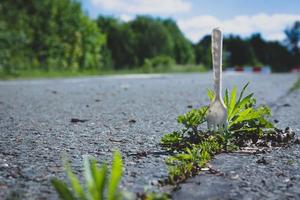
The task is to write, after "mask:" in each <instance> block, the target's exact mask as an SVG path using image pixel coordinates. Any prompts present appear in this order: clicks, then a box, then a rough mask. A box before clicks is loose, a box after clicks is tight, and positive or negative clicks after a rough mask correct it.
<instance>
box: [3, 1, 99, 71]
mask: <svg viewBox="0 0 300 200" xmlns="http://www.w3.org/2000/svg"><path fill="white" fill-rule="evenodd" d="M104 39H105V38H104V35H103V34H102V33H101V32H99V31H98V27H97V25H96V23H95V22H93V21H92V20H90V19H89V18H88V17H87V16H85V15H84V13H83V12H82V10H81V6H80V3H78V1H75V0H45V1H39V0H30V1H21V0H16V1H2V2H1V4H0V47H1V48H0V58H1V59H0V69H1V68H2V70H4V71H5V72H6V73H9V74H17V73H18V71H19V70H24V69H26V70H34V69H37V68H39V69H43V70H49V69H59V70H67V71H73V70H74V71H78V70H85V69H98V70H99V69H100V68H101V65H100V59H101V54H100V50H101V47H102V45H103V44H104V42H105V40H104Z"/></svg>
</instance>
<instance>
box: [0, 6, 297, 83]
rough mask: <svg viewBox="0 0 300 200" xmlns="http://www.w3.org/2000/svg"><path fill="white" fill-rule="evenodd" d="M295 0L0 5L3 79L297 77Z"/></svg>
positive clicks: (0, 63) (0, 49) (1, 73)
mask: <svg viewBox="0 0 300 200" xmlns="http://www.w3.org/2000/svg"><path fill="white" fill-rule="evenodd" d="M299 4H300V3H299V1H298V0H286V1H282V0H264V1H261V0H252V1H248V0H246V1H245V0H226V1H225V0H218V1H217V0H162V1H160V0H84V1H83V0H82V1H79V0H2V1H1V2H0V77H1V78H2V79H5V78H16V77H21V78H23V77H25V78H31V77H53V76H77V75H98V74H115V73H117V74H122V73H162V72H194V71H198V72H199V71H207V70H210V69H211V67H212V63H211V53H210V45H211V40H210V35H209V34H210V32H211V30H212V29H213V28H214V27H220V28H221V29H222V30H223V31H224V53H223V60H224V61H223V63H224V68H225V70H227V71H245V72H263V73H270V72H295V73H297V72H299V71H300V67H299V66H300V45H299V44H300V14H299V6H300V5H299Z"/></svg>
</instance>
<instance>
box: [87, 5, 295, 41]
mask: <svg viewBox="0 0 300 200" xmlns="http://www.w3.org/2000/svg"><path fill="white" fill-rule="evenodd" d="M82 6H83V9H84V11H85V12H86V13H87V14H88V15H89V16H90V17H91V18H94V19H95V18H97V16H99V15H109V16H114V17H117V18H119V19H120V20H123V21H130V20H132V19H134V18H135V16H136V15H150V16H153V17H160V18H172V19H174V20H175V21H176V22H177V24H178V26H179V27H180V29H181V31H182V32H183V33H184V34H185V36H186V37H187V38H188V39H190V40H191V41H192V42H198V41H199V40H200V39H201V38H202V37H203V36H204V35H207V34H210V32H211V30H212V29H213V28H215V27H220V28H221V29H222V30H223V32H224V34H225V35H227V34H234V35H240V36H242V37H248V36H250V35H251V34H253V33H257V32H260V33H261V35H262V37H263V38H264V39H266V40H280V41H282V40H284V39H285V34H284V29H285V28H286V27H291V26H292V25H293V23H294V22H295V21H296V20H299V21H300V0H82Z"/></svg>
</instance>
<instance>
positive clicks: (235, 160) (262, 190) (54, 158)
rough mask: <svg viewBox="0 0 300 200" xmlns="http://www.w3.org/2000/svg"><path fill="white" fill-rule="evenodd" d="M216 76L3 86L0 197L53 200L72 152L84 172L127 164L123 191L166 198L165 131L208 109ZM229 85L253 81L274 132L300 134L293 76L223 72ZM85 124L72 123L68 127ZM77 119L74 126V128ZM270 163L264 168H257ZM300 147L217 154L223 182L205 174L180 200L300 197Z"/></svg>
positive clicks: (186, 188)
mask: <svg viewBox="0 0 300 200" xmlns="http://www.w3.org/2000/svg"><path fill="white" fill-rule="evenodd" d="M211 78H212V74H210V73H207V74H187V75H137V76H133V75H131V76H130V75H128V76H109V77H93V78H76V79H53V80H32V81H26V80H22V81H20V80H19V81H0V199H4V198H15V199H18V198H19V199H57V198H58V197H57V196H56V193H55V192H54V190H53V188H52V187H51V186H50V183H49V179H50V178H51V177H53V176H58V177H61V178H65V175H64V172H63V169H62V163H61V156H62V154H63V153H66V154H67V155H68V157H69V159H70V160H71V162H72V166H73V168H74V169H75V170H76V171H77V172H80V171H81V169H82V159H83V157H84V156H85V155H90V156H93V157H95V158H96V159H97V160H98V161H99V162H103V161H106V160H107V161H109V159H110V158H111V155H112V151H113V150H114V149H118V150H120V151H121V153H122V156H123V160H124V166H125V170H124V177H123V179H122V187H123V188H126V189H127V190H129V191H135V192H137V191H144V190H145V189H147V188H149V189H150V190H151V189H153V190H166V191H167V190H169V188H167V187H165V188H158V187H157V186H156V182H157V180H159V179H162V178H165V177H166V176H167V169H166V166H165V164H164V159H165V157H166V155H164V151H163V150H162V149H161V148H160V146H159V141H160V138H161V137H162V135H163V134H164V133H168V132H171V131H173V130H176V129H177V128H178V125H177V123H176V117H177V116H178V115H179V114H183V113H184V112H186V111H187V110H189V109H190V108H188V107H190V106H192V107H194V108H197V107H199V106H202V105H207V104H208V98H207V97H206V89H207V88H211V86H212V80H211ZM223 78H224V82H225V83H224V87H228V88H231V87H232V86H233V85H237V86H238V87H239V88H241V87H242V86H243V85H244V84H245V83H247V82H250V91H251V92H255V95H256V97H257V99H258V103H259V104H268V105H270V106H272V109H273V110H274V111H275V113H274V118H276V119H278V120H279V124H278V126H279V127H281V128H284V127H286V126H290V127H292V128H294V129H295V130H296V132H297V134H299V132H300V131H299V129H300V120H299V119H300V117H299V111H300V92H299V91H296V92H294V93H292V94H290V95H288V96H287V95H286V94H287V91H288V89H289V88H290V87H291V86H292V84H293V83H294V82H295V80H296V79H297V76H296V75H293V74H274V75H260V74H257V75H255V74H240V75H237V74H224V77H223ZM72 118H74V119H80V120H87V121H85V122H77V123H72V122H71V119H72ZM75 121H76V120H75ZM260 156H264V157H265V158H266V160H267V161H268V162H269V163H268V164H267V165H261V164H257V163H256V161H257V159H259V158H260ZM299 157H300V146H299V145H298V146H297V145H295V146H293V147H290V148H288V149H280V150H274V151H271V152H270V153H267V154H263V155H258V156H254V155H247V156H245V155H238V154H221V155H218V156H217V157H216V159H214V160H213V161H212V162H211V165H212V167H214V168H215V169H217V170H219V171H220V172H222V173H220V174H221V175H220V174H219V175H212V174H205V173H203V174H201V175H199V176H197V177H194V178H192V179H189V180H188V181H187V182H186V183H184V184H182V185H181V189H180V188H179V190H177V191H175V192H172V195H173V198H174V199H261V198H265V199H282V198H285V199H286V198H291V199H300V189H299V188H300V170H299V166H300V159H299Z"/></svg>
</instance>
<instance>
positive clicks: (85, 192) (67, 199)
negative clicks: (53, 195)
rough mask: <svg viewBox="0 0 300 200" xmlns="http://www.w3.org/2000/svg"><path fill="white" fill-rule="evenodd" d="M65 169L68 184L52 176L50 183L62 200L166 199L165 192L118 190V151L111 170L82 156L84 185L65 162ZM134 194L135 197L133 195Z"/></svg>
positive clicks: (120, 168)
mask: <svg viewBox="0 0 300 200" xmlns="http://www.w3.org/2000/svg"><path fill="white" fill-rule="evenodd" d="M64 166H65V170H66V173H67V176H68V179H69V182H70V186H71V187H70V188H69V187H68V184H67V183H65V182H63V181H61V180H59V179H57V178H53V179H52V180H51V183H52V185H53V187H54V188H55V190H56V192H57V193H58V195H59V197H60V198H61V199H63V200H104V199H105V200H106V199H107V200H118V199H140V200H168V199H169V196H168V195H167V194H165V193H154V192H145V193H142V194H138V195H134V194H133V193H130V192H126V191H122V192H121V191H119V189H118V187H119V183H120V180H121V177H122V170H123V169H122V166H123V162H122V157H121V154H120V153H119V152H114V155H113V160H112V166H111V170H110V171H109V168H108V166H107V164H106V163H103V164H102V165H101V167H98V166H97V162H96V160H94V159H91V160H90V159H88V158H87V157H86V158H84V177H85V185H84V186H82V185H81V184H80V182H79V180H78V178H77V177H76V175H75V174H74V173H73V171H72V169H71V167H70V164H69V163H68V162H65V164H64ZM135 196H136V197H135Z"/></svg>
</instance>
